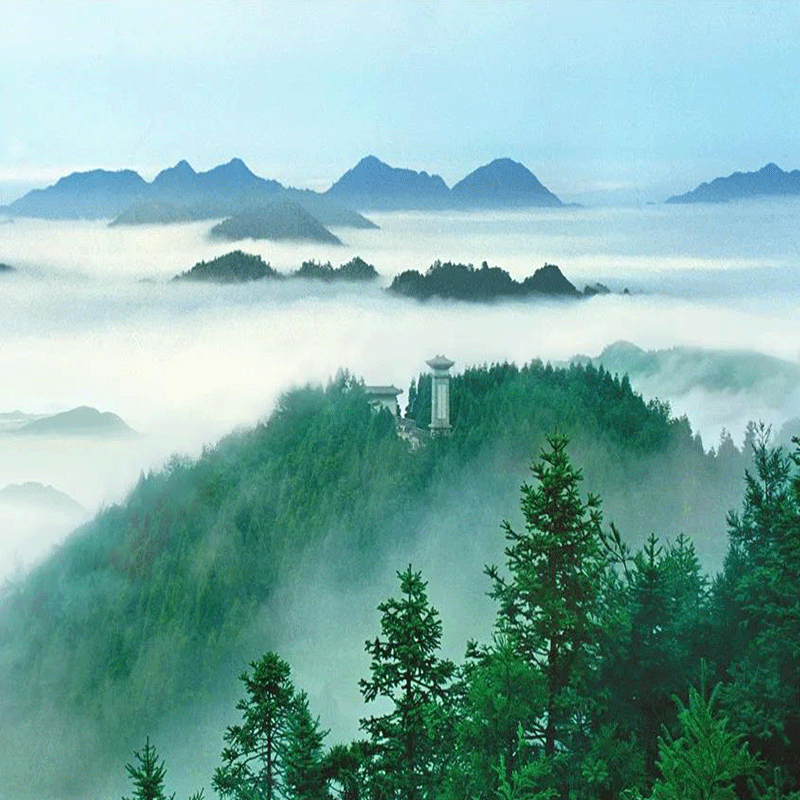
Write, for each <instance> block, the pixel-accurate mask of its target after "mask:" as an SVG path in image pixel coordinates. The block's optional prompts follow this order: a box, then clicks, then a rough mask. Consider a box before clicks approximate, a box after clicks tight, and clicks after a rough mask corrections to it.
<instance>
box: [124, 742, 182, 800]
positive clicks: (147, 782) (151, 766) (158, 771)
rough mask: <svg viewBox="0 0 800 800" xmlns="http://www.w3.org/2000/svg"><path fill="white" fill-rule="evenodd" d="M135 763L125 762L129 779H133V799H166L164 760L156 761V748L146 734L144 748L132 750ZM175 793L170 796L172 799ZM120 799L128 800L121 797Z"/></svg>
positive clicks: (171, 799)
mask: <svg viewBox="0 0 800 800" xmlns="http://www.w3.org/2000/svg"><path fill="white" fill-rule="evenodd" d="M133 755H134V758H135V759H136V761H137V762H138V764H137V765H133V764H126V765H125V769H126V770H127V771H128V775H129V777H130V779H131V780H132V781H133V785H134V791H133V800H167V798H166V795H165V794H164V777H165V775H166V774H167V770H166V767H165V766H164V761H163V760H162V761H161V763H160V764H159V763H158V753H156V748H155V747H154V746H153V745H151V744H150V737H149V736H148V737H147V739H146V740H145V743H144V750H142V751H140V752H134V754H133ZM174 797H175V795H174V794H173V795H171V796H170V800H173V798H174ZM122 800H128V798H126V797H123V798H122Z"/></svg>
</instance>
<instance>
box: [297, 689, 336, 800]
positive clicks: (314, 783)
mask: <svg viewBox="0 0 800 800" xmlns="http://www.w3.org/2000/svg"><path fill="white" fill-rule="evenodd" d="M326 735H327V731H322V730H320V728H319V720H318V719H314V718H313V717H312V716H311V712H310V711H309V708H308V697H307V696H306V693H305V692H300V693H299V694H298V695H297V696H296V697H295V699H294V705H293V708H292V713H291V716H290V717H289V735H288V745H287V747H286V789H287V797H289V798H292V800H326V799H327V798H329V794H328V790H327V782H326V780H325V773H324V769H323V763H322V759H323V745H322V743H323V740H324V739H325V736H326Z"/></svg>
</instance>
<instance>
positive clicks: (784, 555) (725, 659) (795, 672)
mask: <svg viewBox="0 0 800 800" xmlns="http://www.w3.org/2000/svg"><path fill="white" fill-rule="evenodd" d="M753 436H754V439H755V441H754V443H753V457H754V466H755V471H754V472H752V473H751V472H750V471H748V472H746V474H745V481H746V488H745V497H744V503H743V507H742V512H741V514H737V513H731V514H730V515H729V519H728V522H729V526H730V539H731V546H730V549H729V552H728V555H727V556H726V560H725V570H724V572H723V575H722V577H721V579H720V580H719V581H718V582H717V584H716V585H715V587H714V588H715V591H714V594H715V605H716V610H717V621H718V625H719V631H718V653H717V654H715V655H716V657H717V660H718V661H719V662H720V663H721V664H722V666H723V667H725V668H727V670H726V672H727V675H726V677H728V678H729V679H730V678H732V680H729V683H727V684H726V685H725V686H724V688H723V689H722V692H721V696H720V701H721V703H722V705H723V707H724V710H725V712H726V713H727V714H728V716H729V717H730V719H731V722H732V724H734V725H735V727H736V730H738V731H741V732H742V733H744V734H745V735H746V736H747V737H748V740H749V742H750V744H751V745H752V746H753V748H754V750H756V751H757V752H759V753H760V755H762V756H763V757H764V758H765V759H766V760H767V761H768V762H770V764H771V765H772V766H774V767H781V768H783V769H786V773H787V783H788V786H789V787H790V789H792V790H795V791H796V790H798V789H800V644H798V642H800V600H799V599H798V598H800V470H797V471H796V472H795V473H794V474H793V469H795V468H797V467H800V451H798V452H796V453H794V454H791V455H787V454H786V453H785V451H784V450H783V449H782V448H780V447H776V448H772V447H770V446H769V429H768V428H765V427H763V426H761V427H758V428H755V432H754V433H753Z"/></svg>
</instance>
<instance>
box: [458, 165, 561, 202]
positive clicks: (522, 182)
mask: <svg viewBox="0 0 800 800" xmlns="http://www.w3.org/2000/svg"><path fill="white" fill-rule="evenodd" d="M451 191H452V195H453V197H454V198H455V199H457V200H458V202H459V203H461V204H464V205H472V206H486V205H490V206H504V207H514V206H560V205H561V201H560V200H559V199H558V198H557V197H556V196H555V195H554V194H553V193H552V192H551V191H550V190H549V189H547V188H545V187H544V186H543V185H542V184H541V182H540V181H539V179H538V178H537V177H536V176H535V175H534V174H533V173H532V172H531V171H530V170H529V169H528V168H527V167H526V166H525V165H524V164H521V163H520V162H519V161H514V160H513V159H511V158H507V157H504V158H496V159H495V160H494V161H491V162H489V163H488V164H484V165H483V166H482V167H478V168H477V169H476V170H474V171H473V172H471V173H470V174H469V175H467V176H466V177H465V178H463V179H462V180H460V181H459V182H458V183H457V184H456V185H455V186H454V187H453V188H452V190H451Z"/></svg>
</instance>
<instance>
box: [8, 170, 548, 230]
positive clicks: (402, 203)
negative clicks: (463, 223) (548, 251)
mask: <svg viewBox="0 0 800 800" xmlns="http://www.w3.org/2000/svg"><path fill="white" fill-rule="evenodd" d="M283 200H286V201H289V202H292V203H295V204H296V205H298V206H300V207H301V208H303V209H305V210H306V211H307V212H308V213H310V214H311V215H312V216H314V217H315V218H316V219H317V220H318V221H319V222H320V223H321V224H322V225H333V226H342V227H356V228H371V227H377V226H376V225H375V224H374V223H373V222H371V221H370V220H368V219H366V218H365V217H363V216H362V215H361V214H359V213H357V212H356V211H353V210H351V209H352V208H356V209H359V210H367V209H370V210H401V209H449V208H519V207H536V206H541V207H552V206H560V205H562V203H561V201H560V200H559V199H558V198H557V197H556V196H555V195H554V194H553V193H552V192H550V191H549V190H548V189H546V188H545V187H544V186H543V185H542V184H541V183H540V182H539V180H538V179H537V178H536V176H535V175H534V174H533V173H532V172H531V171H530V170H528V169H527V168H526V167H525V166H523V165H522V164H520V163H518V162H516V161H512V160H511V159H509V158H499V159H496V160H494V161H492V162H491V163H490V164H486V165H484V166H482V167H479V168H478V169H476V170H475V171H474V172H472V173H470V174H469V175H467V176H466V177H465V178H464V179H463V180H461V181H459V182H458V183H456V184H455V186H453V188H452V189H450V188H448V186H447V184H446V183H445V182H444V181H443V180H442V178H441V177H440V176H439V175H429V174H428V173H427V172H415V171H414V170H411V169H399V168H397V167H391V166H389V165H388V164H386V163H384V162H383V161H380V160H379V159H377V158H376V157H375V156H367V157H366V158H363V159H361V161H359V162H358V164H356V166H355V167H353V168H352V169H350V170H348V171H347V172H346V173H345V174H344V175H342V177H341V178H339V180H337V181H336V182H335V183H334V184H333V185H332V186H331V187H330V189H328V190H327V191H326V192H324V193H323V194H320V193H318V192H314V191H311V190H310V189H293V188H287V187H284V186H283V185H281V184H280V183H279V182H278V181H276V180H270V179H267V178H261V177H259V176H257V175H255V174H254V173H253V172H252V171H251V170H250V169H249V168H248V167H247V165H246V164H245V163H244V162H243V161H242V160H241V159H240V158H234V159H231V160H230V161H229V162H228V163H227V164H221V165H219V166H217V167H214V168H213V169H210V170H208V171H207V172H196V171H195V170H194V169H193V168H192V166H191V165H190V164H189V163H188V162H187V161H185V160H182V161H179V162H178V163H177V164H176V165H175V166H174V167H169V168H168V169H165V170H162V171H161V172H159V173H158V175H156V177H155V178H154V179H153V180H152V181H151V182H149V183H148V182H147V181H145V180H144V179H143V178H142V177H141V176H140V175H139V174H138V173H136V172H134V171H133V170H129V169H126V170H119V171H109V170H103V169H95V170H91V171H89V172H73V173H72V174H70V175H67V176H65V177H63V178H61V179H59V180H58V181H57V182H56V183H55V184H53V185H52V186H48V187H47V188H45V189H34V190H32V191H30V192H28V193H27V194H26V195H24V196H23V197H20V198H19V199H18V200H15V201H14V202H13V203H11V204H10V205H8V206H3V207H0V212H2V213H5V214H7V215H9V216H11V217H14V216H18V217H39V218H43V219H110V220H112V223H111V224H112V225H140V224H169V223H175V222H191V221H196V220H205V219H220V218H224V217H229V216H232V215H234V214H238V213H240V212H242V211H246V210H248V209H252V208H254V207H257V206H263V205H265V204H268V203H274V202H276V201H283Z"/></svg>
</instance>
